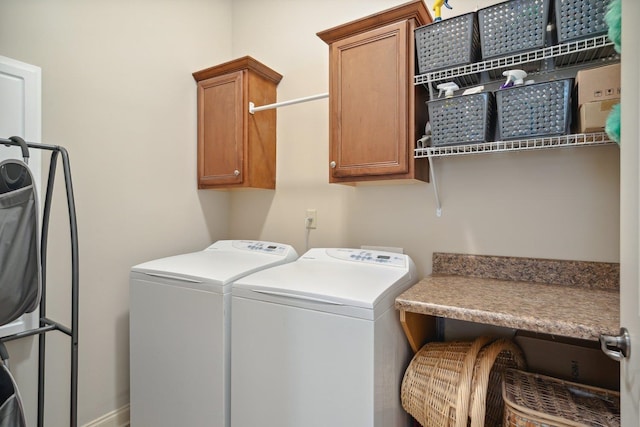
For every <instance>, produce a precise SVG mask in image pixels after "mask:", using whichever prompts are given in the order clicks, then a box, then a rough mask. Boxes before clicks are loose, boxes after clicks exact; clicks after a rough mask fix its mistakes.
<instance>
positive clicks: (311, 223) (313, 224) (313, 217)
mask: <svg viewBox="0 0 640 427" xmlns="http://www.w3.org/2000/svg"><path fill="white" fill-rule="evenodd" d="M305 221H306V224H307V230H311V229H313V230H315V229H316V228H318V211H316V210H315V209H307V213H306V215H305Z"/></svg>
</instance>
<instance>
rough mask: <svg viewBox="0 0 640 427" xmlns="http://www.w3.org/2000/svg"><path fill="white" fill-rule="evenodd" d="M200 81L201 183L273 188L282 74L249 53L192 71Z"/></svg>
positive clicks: (213, 186) (206, 186) (226, 186)
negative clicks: (276, 104)
mask: <svg viewBox="0 0 640 427" xmlns="http://www.w3.org/2000/svg"><path fill="white" fill-rule="evenodd" d="M193 77H194V79H195V80H196V82H197V83H198V188H201V189H203V188H214V189H215V188H217V189H232V188H247V187H252V188H267V189H273V188H275V183H276V110H275V109H272V110H264V111H260V112H256V113H255V114H250V113H249V102H253V103H254V104H255V105H257V106H260V105H265V104H272V103H274V102H276V87H277V85H278V83H279V82H280V80H281V79H282V76H281V75H280V74H278V73H277V72H275V71H274V70H272V69H270V68H269V67H267V66H266V65H264V64H262V63H260V62H258V61H256V60H255V59H253V58H251V57H249V56H245V57H243V58H239V59H236V60H233V61H230V62H226V63H224V64H220V65H217V66H214V67H211V68H207V69H205V70H201V71H197V72H195V73H193Z"/></svg>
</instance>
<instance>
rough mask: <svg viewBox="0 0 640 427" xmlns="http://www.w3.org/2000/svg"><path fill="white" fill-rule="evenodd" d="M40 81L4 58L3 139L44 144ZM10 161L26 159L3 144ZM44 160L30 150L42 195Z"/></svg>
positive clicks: (33, 70)
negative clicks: (41, 130) (41, 121)
mask: <svg viewBox="0 0 640 427" xmlns="http://www.w3.org/2000/svg"><path fill="white" fill-rule="evenodd" d="M40 81H41V72H40V68H39V67H36V66H34V65H29V64H25V63H23V62H19V61H15V60H13V59H10V58H6V57H4V56H0V138H5V139H7V138H9V137H11V136H19V137H22V138H24V139H25V140H26V141H29V142H40V109H41V107H40V104H41V101H40V98H41V96H40ZM10 158H15V159H22V152H21V151H20V148H19V147H6V146H4V145H0V161H2V160H5V159H10ZM41 158H42V155H41V152H40V150H34V149H31V150H29V168H30V169H31V173H32V174H33V177H34V179H35V182H36V188H37V191H38V195H41V194H42V192H41V189H42V185H41V182H42V178H41V176H42V171H41V169H42V168H41V163H42V162H41ZM39 198H40V200H42V197H39ZM40 205H41V206H42V204H40ZM38 318H39V314H38V310H36V311H34V312H33V313H30V314H25V315H24V316H22V317H20V318H19V319H16V320H15V321H13V322H11V323H9V324H8V325H3V326H0V337H2V336H7V335H12V334H15V333H17V332H21V331H24V330H27V329H32V328H36V327H38Z"/></svg>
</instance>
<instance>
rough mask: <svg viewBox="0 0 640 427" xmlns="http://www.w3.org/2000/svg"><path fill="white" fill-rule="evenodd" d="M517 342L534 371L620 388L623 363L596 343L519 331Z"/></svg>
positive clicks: (604, 386)
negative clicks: (605, 352)
mask: <svg viewBox="0 0 640 427" xmlns="http://www.w3.org/2000/svg"><path fill="white" fill-rule="evenodd" d="M514 340H515V342H516V343H517V344H518V345H519V346H520V348H522V351H523V352H524V355H525V358H526V359H527V366H528V369H527V370H528V371H530V372H536V373H539V374H543V375H548V376H550V377H555V378H560V379H563V380H565V381H573V382H576V383H581V384H587V385H592V386H596V387H602V388H606V389H609V390H619V388H620V363H618V362H616V361H614V360H612V359H610V358H609V357H607V356H606V355H605V354H604V353H603V352H602V350H600V346H599V343H598V342H596V341H593V342H592V341H586V340H578V339H572V338H565V337H557V336H552V335H545V334H536V333H533V332H524V331H518V333H517V334H516V336H515V339H514Z"/></svg>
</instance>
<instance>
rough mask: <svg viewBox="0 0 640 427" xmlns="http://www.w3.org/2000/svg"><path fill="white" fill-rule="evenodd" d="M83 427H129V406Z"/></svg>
mask: <svg viewBox="0 0 640 427" xmlns="http://www.w3.org/2000/svg"><path fill="white" fill-rule="evenodd" d="M82 427H129V405H126V406H123V407H122V408H120V409H116V410H115V411H111V412H109V413H108V414H105V415H103V416H101V417H100V418H98V419H95V420H93V421H91V422H90V423H88V424H85V425H84V426H82Z"/></svg>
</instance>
